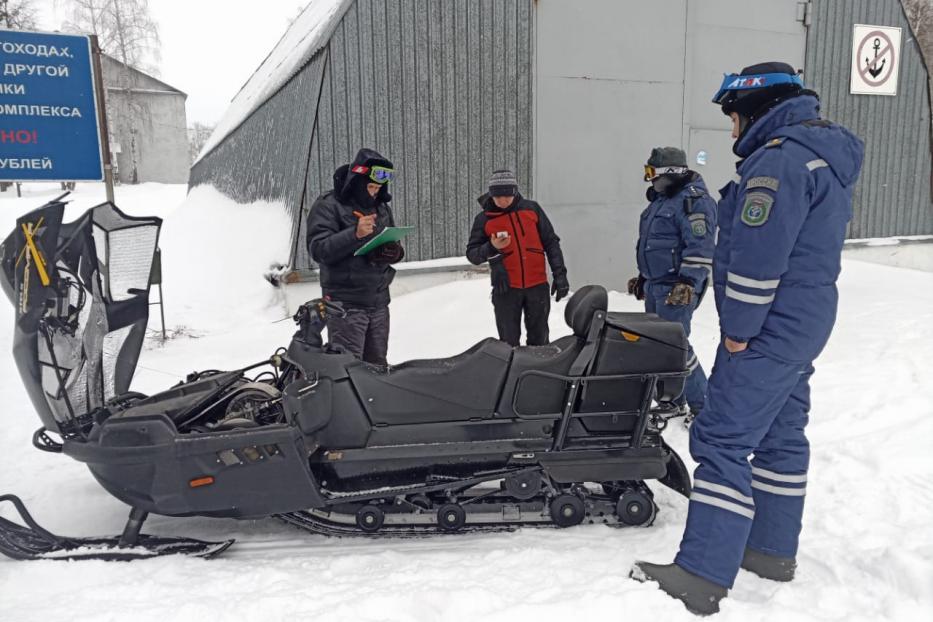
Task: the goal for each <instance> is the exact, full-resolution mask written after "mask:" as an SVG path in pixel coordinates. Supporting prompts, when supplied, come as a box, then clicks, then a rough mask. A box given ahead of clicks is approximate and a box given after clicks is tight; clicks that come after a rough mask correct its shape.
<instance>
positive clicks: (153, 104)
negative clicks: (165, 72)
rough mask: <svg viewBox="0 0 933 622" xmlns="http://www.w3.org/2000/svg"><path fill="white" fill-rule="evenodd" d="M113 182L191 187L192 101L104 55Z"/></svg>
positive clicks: (171, 87) (103, 73)
mask: <svg viewBox="0 0 933 622" xmlns="http://www.w3.org/2000/svg"><path fill="white" fill-rule="evenodd" d="M100 60H101V75H102V76H103V82H104V89H105V98H106V102H107V125H108V126H109V129H110V151H111V159H112V162H113V165H114V178H115V179H116V180H117V181H119V182H120V183H124V184H135V183H142V182H147V181H156V182H162V183H166V184H183V183H186V182H187V181H188V169H189V166H190V161H191V160H190V157H189V154H188V130H187V121H186V116H185V100H186V99H187V98H188V96H187V95H185V94H184V93H182V92H181V91H179V90H178V89H176V88H175V87H173V86H169V85H168V84H166V83H164V82H162V81H161V80H158V79H156V78H154V77H152V76H150V75H149V74H146V73H144V72H142V71H140V70H139V69H136V68H135V67H131V66H129V65H124V64H123V63H122V62H120V61H118V60H117V59H115V58H113V57H111V56H107V55H106V54H102V55H101V59H100Z"/></svg>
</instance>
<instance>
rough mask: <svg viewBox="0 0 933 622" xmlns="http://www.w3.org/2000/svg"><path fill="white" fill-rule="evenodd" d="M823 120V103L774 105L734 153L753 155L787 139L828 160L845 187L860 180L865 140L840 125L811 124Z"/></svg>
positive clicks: (810, 99) (808, 98) (807, 100)
mask: <svg viewBox="0 0 933 622" xmlns="http://www.w3.org/2000/svg"><path fill="white" fill-rule="evenodd" d="M819 118H820V101H819V99H817V98H816V97H814V96H812V95H802V96H800V97H795V98H793V99H789V100H787V101H786V102H782V103H781V104H779V105H777V106H775V108H774V109H773V110H771V111H769V112H768V114H766V115H765V116H763V117H762V118H761V119H759V120H758V121H757V122H756V123H755V124H754V125H752V126H751V127H750V128H749V129H748V134H747V135H745V136H742V137H741V138H740V139H739V140H738V141H736V144H735V153H736V155H739V156H741V157H747V156H749V155H751V153H752V152H754V151H755V150H756V149H758V148H759V147H761V146H762V145H763V144H765V142H767V141H768V140H770V139H772V138H778V137H782V138H787V139H790V140H793V141H794V142H796V143H800V144H801V145H803V146H804V147H806V148H807V149H810V150H811V151H813V152H814V153H815V154H817V155H818V156H819V157H820V158H822V159H823V160H825V161H826V163H827V164H828V165H829V167H830V168H831V169H832V170H833V173H835V175H836V177H838V178H839V181H840V182H841V183H842V185H843V186H851V185H852V184H854V183H855V181H856V180H857V179H858V176H859V171H860V170H861V168H862V160H863V158H864V154H865V144H864V143H863V142H862V140H861V139H860V138H859V137H858V136H856V135H855V134H853V133H852V132H850V131H849V130H848V129H846V128H844V127H842V126H841V125H836V124H835V123H830V122H820V123H818V124H808V123H804V122H805V121H813V120H817V119H819Z"/></svg>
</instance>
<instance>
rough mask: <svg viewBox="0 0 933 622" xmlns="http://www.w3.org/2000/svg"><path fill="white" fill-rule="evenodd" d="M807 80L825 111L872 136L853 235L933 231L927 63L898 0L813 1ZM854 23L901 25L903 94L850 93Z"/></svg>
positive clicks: (900, 90)
mask: <svg viewBox="0 0 933 622" xmlns="http://www.w3.org/2000/svg"><path fill="white" fill-rule="evenodd" d="M812 20H813V21H812V24H811V26H810V29H809V32H808V36H807V61H806V74H805V76H804V77H805V79H806V82H807V84H808V85H809V86H810V87H811V88H813V89H814V90H815V91H817V92H818V93H819V94H820V98H821V100H822V102H823V116H825V117H826V118H829V119H831V120H833V121H836V122H838V123H841V124H843V125H845V126H847V127H849V128H850V129H851V130H852V131H854V132H855V133H856V134H858V135H859V136H860V137H861V138H862V140H864V141H865V147H866V154H865V164H864V167H863V168H862V176H861V178H860V180H859V184H858V187H857V189H856V191H855V199H854V209H855V213H854V216H853V218H852V222H851V223H850V225H849V236H848V237H850V238H873V237H889V236H897V235H918V234H929V233H933V205H931V194H930V185H931V171H930V160H931V149H930V100H929V96H928V90H927V69H926V67H925V66H924V63H923V59H922V57H921V55H920V50H919V48H918V46H917V42H916V40H915V39H914V36H913V33H912V32H911V30H910V27H909V26H908V24H907V19H906V17H905V16H904V12H903V9H902V8H901V3H900V2H899V0H846V1H845V2H840V1H839V0H813V13H812ZM854 24H871V25H877V26H899V27H900V28H902V29H903V30H902V41H901V68H900V76H899V83H898V87H897V95H896V96H893V97H891V96H883V95H852V94H850V93H849V75H850V71H851V68H850V63H851V62H852V60H851V59H852V36H853V34H852V27H853V25H854Z"/></svg>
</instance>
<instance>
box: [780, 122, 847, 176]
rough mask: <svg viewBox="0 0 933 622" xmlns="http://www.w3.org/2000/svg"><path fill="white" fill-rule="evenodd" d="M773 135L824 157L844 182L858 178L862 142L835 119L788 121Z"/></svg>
mask: <svg viewBox="0 0 933 622" xmlns="http://www.w3.org/2000/svg"><path fill="white" fill-rule="evenodd" d="M775 136H783V137H785V138H788V139H790V140H793V141H794V142H796V143H800V144H801V145H803V146H804V147H806V148H807V149H809V150H811V151H812V152H813V153H815V154H816V155H818V156H819V157H820V158H821V159H823V160H824V161H825V162H826V163H827V164H828V165H829V168H831V169H832V170H833V173H835V175H836V177H838V178H839V181H840V183H842V185H843V186H846V187H848V186H851V185H852V184H854V183H855V182H856V180H858V176H859V172H860V171H861V170H862V160H863V159H864V156H865V143H863V142H862V140H861V139H860V138H859V137H858V136H856V135H855V134H853V133H852V132H850V131H849V130H848V129H846V128H844V127H842V126H841V125H836V124H835V123H828V122H827V123H825V124H820V125H791V126H788V127H784V128H781V129H780V130H778V132H777V133H776V134H775Z"/></svg>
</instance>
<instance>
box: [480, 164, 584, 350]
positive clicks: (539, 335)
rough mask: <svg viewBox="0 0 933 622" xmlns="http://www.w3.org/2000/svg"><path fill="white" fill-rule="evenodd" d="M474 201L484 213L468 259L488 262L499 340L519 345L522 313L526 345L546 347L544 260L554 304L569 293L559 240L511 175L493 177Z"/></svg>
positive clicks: (500, 173) (497, 173)
mask: <svg viewBox="0 0 933 622" xmlns="http://www.w3.org/2000/svg"><path fill="white" fill-rule="evenodd" d="M478 200H479V204H480V206H482V208H483V211H482V212H480V213H479V214H477V215H476V219H475V220H474V221H473V230H472V231H471V232H470V240H469V241H468V242H467V250H466V256H467V259H469V260H470V262H471V263H473V264H476V265H480V264H482V263H484V262H486V261H488V262H489V269H490V275H491V277H492V305H493V309H495V313H496V327H497V328H498V329H499V339H501V340H502V341H505V342H507V343H509V344H511V345H513V346H517V345H518V344H519V339H520V338H521V335H522V327H521V323H522V313H523V312H524V315H525V331H526V333H527V342H528V345H530V346H541V345H545V344H547V343H548V336H549V335H548V315H549V314H550V311H551V299H550V296H549V292H548V282H547V266H546V263H545V258H547V263H548V264H550V265H551V276H552V277H553V283H552V285H551V287H550V294H552V295H554V296H555V298H554V300H555V302H557V301H560V299H561V298H563V297H564V296H566V295H567V294H568V292H569V291H570V284H569V283H568V282H567V268H566V267H565V266H564V254H563V253H562V252H561V249H560V238H559V237H557V234H556V233H554V227H552V226H551V221H550V220H548V217H547V216H546V215H545V213H544V210H542V209H541V206H540V205H538V204H537V203H535V202H534V201H531V200H529V199H526V198H524V197H522V195H521V194H519V193H518V182H517V181H516V179H515V175H514V174H513V173H512V171H509V170H499V171H495V172H494V173H493V174H492V177H491V178H490V180H489V192H488V193H487V194H484V195H483V196H481V197H479V199H478Z"/></svg>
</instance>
